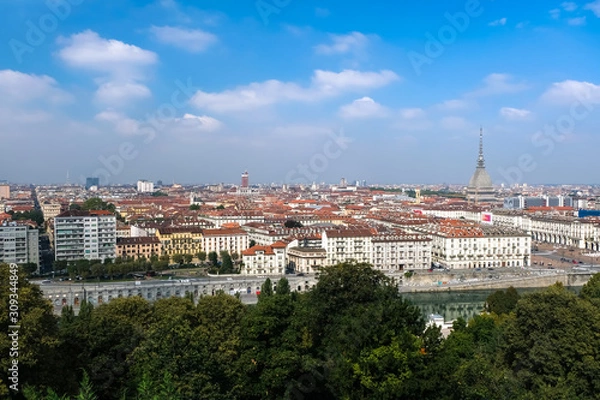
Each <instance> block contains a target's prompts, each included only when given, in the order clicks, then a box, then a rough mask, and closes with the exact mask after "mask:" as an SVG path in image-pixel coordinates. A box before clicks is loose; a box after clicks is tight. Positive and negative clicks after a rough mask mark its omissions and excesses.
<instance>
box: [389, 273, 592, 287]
mask: <svg viewBox="0 0 600 400" xmlns="http://www.w3.org/2000/svg"><path fill="white" fill-rule="evenodd" d="M594 274H595V272H574V271H564V270H548V271H544V270H540V271H535V270H524V271H522V272H521V273H517V272H515V273H509V274H506V273H503V274H500V273H487V272H484V273H483V274H482V273H479V272H466V273H464V272H463V273H444V274H431V273H430V274H429V275H426V274H418V275H414V276H412V277H411V278H405V279H404V281H403V284H402V285H401V286H400V287H399V290H400V292H401V293H417V292H451V291H470V290H492V289H495V290H498V289H506V288H508V287H510V286H512V287H514V288H540V287H548V286H551V285H554V284H555V283H557V282H560V283H562V284H563V285H564V286H567V287H580V286H583V285H585V284H586V283H587V281H589V280H590V278H591V277H592V276H593V275H594Z"/></svg>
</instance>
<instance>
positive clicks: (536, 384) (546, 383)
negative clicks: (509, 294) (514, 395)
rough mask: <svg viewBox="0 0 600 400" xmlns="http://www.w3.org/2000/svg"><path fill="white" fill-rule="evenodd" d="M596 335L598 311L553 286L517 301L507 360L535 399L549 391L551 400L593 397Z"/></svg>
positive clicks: (599, 354) (599, 365) (598, 365)
mask: <svg viewBox="0 0 600 400" xmlns="http://www.w3.org/2000/svg"><path fill="white" fill-rule="evenodd" d="M598 332H600V313H599V312H598V309H597V308H596V307H594V306H593V305H592V304H590V303H589V302H587V301H585V300H582V299H581V298H579V297H578V296H576V295H575V294H573V293H571V292H569V291H567V290H566V289H565V288H564V287H563V286H562V285H560V284H556V285H553V286H551V287H550V288H548V289H546V290H544V291H541V292H536V293H533V294H528V295H526V296H523V297H522V298H521V300H520V301H519V302H518V304H517V307H516V308H515V312H514V315H513V314H511V316H510V317H509V319H508V322H507V326H506V337H507V346H506V351H505V360H506V362H507V364H508V366H509V367H510V368H511V369H512V370H513V371H514V373H515V374H516V376H517V379H518V380H519V383H520V384H521V385H522V386H523V387H525V388H526V389H528V390H530V391H531V393H532V395H533V396H535V398H548V397H547V396H548V394H549V393H550V392H554V393H555V395H553V398H582V399H583V398H585V399H588V398H594V397H595V396H596V395H597V393H598V392H599V391H600V380H598V379H597V377H598V376H600V336H599V335H598V334H597V333H598ZM554 396H559V397H554ZM564 396H566V397H564Z"/></svg>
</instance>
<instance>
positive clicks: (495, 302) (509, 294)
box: [485, 286, 520, 315]
mask: <svg viewBox="0 0 600 400" xmlns="http://www.w3.org/2000/svg"><path fill="white" fill-rule="evenodd" d="M519 298H520V296H519V293H518V292H517V290H516V289H515V288H514V287H512V286H510V287H509V288H508V289H506V291H503V290H497V291H495V292H494V293H492V294H490V295H489V296H488V298H487V299H486V301H485V310H486V311H487V312H494V313H496V314H498V315H502V314H508V313H510V312H511V311H512V310H514V308H515V307H516V306H517V302H518V301H519Z"/></svg>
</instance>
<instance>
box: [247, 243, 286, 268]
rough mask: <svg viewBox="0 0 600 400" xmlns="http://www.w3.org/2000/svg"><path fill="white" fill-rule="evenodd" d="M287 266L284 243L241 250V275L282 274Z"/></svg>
mask: <svg viewBox="0 0 600 400" xmlns="http://www.w3.org/2000/svg"><path fill="white" fill-rule="evenodd" d="M286 266H287V261H286V244H285V243H281V242H277V243H273V244H272V245H270V246H253V247H251V248H249V249H246V250H244V251H242V267H241V269H240V273H241V274H242V275H263V274H265V275H283V274H284V273H285V269H286Z"/></svg>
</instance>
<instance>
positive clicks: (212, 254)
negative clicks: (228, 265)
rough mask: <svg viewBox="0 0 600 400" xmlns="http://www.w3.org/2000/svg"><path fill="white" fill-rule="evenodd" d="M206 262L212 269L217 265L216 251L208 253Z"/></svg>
mask: <svg viewBox="0 0 600 400" xmlns="http://www.w3.org/2000/svg"><path fill="white" fill-rule="evenodd" d="M208 260H209V261H210V264H211V265H212V266H213V267H216V266H218V265H219V256H218V255H217V252H216V251H211V252H210V253H208Z"/></svg>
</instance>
